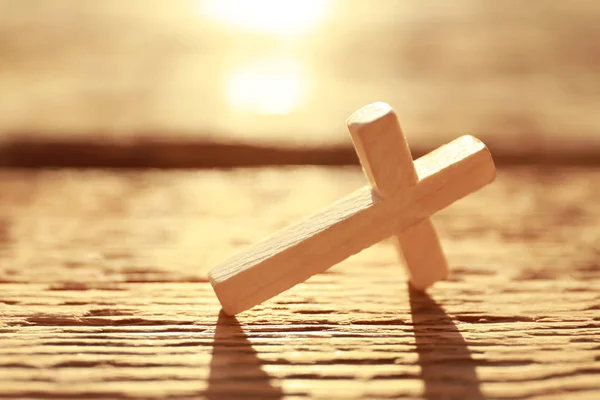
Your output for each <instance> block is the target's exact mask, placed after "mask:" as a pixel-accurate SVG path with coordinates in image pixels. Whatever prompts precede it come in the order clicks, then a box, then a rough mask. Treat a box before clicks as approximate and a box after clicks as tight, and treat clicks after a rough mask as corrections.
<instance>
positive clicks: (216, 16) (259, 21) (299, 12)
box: [199, 0, 327, 36]
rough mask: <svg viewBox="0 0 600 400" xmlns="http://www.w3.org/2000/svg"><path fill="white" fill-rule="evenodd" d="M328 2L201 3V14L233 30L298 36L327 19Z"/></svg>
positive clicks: (226, 0)
mask: <svg viewBox="0 0 600 400" xmlns="http://www.w3.org/2000/svg"><path fill="white" fill-rule="evenodd" d="M326 3H327V1H326V0H201V2H200V3H199V4H200V12H201V13H202V14H203V15H204V16H206V17H208V18H209V19H213V20H215V21H218V22H222V23H226V24H228V25H229V26H231V27H232V28H236V29H240V30H246V31H254V32H262V33H269V34H273V35H276V36H298V35H301V34H304V33H306V32H307V31H309V30H310V29H311V28H312V27H314V26H315V25H316V23H317V22H318V21H319V20H321V19H322V18H323V17H324V14H325V8H326V7H325V6H326Z"/></svg>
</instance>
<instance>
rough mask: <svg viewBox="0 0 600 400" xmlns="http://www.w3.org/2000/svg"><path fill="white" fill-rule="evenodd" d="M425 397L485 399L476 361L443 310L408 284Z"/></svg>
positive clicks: (428, 398) (432, 398) (425, 294)
mask: <svg viewBox="0 0 600 400" xmlns="http://www.w3.org/2000/svg"><path fill="white" fill-rule="evenodd" d="M408 290H409V296H410V308H411V314H412V323H413V329H414V333H415V342H416V346H417V353H418V355H419V366H420V367H421V378H422V379H423V383H424V386H425V387H424V391H423V397H424V398H425V399H427V400H434V399H469V400H482V399H485V397H484V396H483V394H482V393H481V389H480V387H479V385H480V384H479V378H478V377H477V372H476V369H475V367H476V365H477V363H476V361H475V360H473V358H472V357H471V351H470V350H469V347H468V346H467V343H466V342H465V339H464V338H463V337H462V335H461V334H460V332H459V331H458V329H457V327H456V325H455V324H454V322H452V320H451V319H450V317H448V315H447V314H446V312H445V311H444V309H443V308H442V307H441V306H440V305H439V304H437V303H436V302H435V300H433V299H432V298H431V297H430V296H429V295H428V294H427V293H425V292H421V291H418V290H416V289H414V288H413V287H412V286H410V284H409V285H408Z"/></svg>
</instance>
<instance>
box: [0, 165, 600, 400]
mask: <svg viewBox="0 0 600 400" xmlns="http://www.w3.org/2000/svg"><path fill="white" fill-rule="evenodd" d="M598 182H600V171H599V170H597V169H575V168H573V169H553V168H543V169H542V168H526V169H524V168H520V169H504V170H500V171H499V175H498V179H497V182H496V183H495V184H494V185H490V186H488V187H487V188H485V189H484V190H482V191H480V192H478V193H476V194H474V195H472V196H469V197H467V198H465V199H464V200H462V201H460V202H458V203H456V204H455V205H454V206H453V207H451V208H449V209H446V210H444V211H442V212H440V213H438V214H436V216H435V217H434V222H435V223H436V226H437V228H438V231H439V234H440V238H441V240H442V242H443V244H444V246H445V248H446V251H447V256H448V260H449V263H450V266H451V274H450V279H449V280H448V281H445V282H441V283H440V284H439V285H436V286H435V287H433V288H432V289H431V290H430V291H429V292H428V295H423V294H418V293H414V292H410V291H409V290H407V287H406V278H405V276H404V274H403V273H402V268H400V267H399V266H398V265H397V259H396V255H395V252H394V246H393V244H392V243H391V242H390V243H388V242H384V243H381V244H378V245H376V246H373V247H372V248H370V249H368V250H366V251H364V252H362V253H361V254H359V255H357V256H355V257H352V258H350V259H348V260H346V261H344V262H343V263H342V264H340V265H339V266H336V267H334V268H332V269H331V270H329V271H328V272H327V273H325V274H321V275H318V276H315V277H313V278H311V279H310V280H308V281H307V282H306V283H304V284H301V285H298V286H296V287H294V288H293V289H292V290H290V291H288V292H286V293H285V294H283V295H282V296H280V297H278V298H277V299H274V300H272V301H270V302H267V303H264V304H263V305H261V306H258V307H256V308H255V309H253V310H252V312H249V313H245V314H242V315H240V316H239V317H238V318H237V319H235V318H231V317H226V316H224V315H219V308H220V307H219V304H218V302H217V299H216V298H215V297H214V294H213V292H212V289H211V288H210V285H209V283H208V282H207V277H206V273H207V270H208V267H209V266H211V265H213V263H214V262H216V261H218V260H219V259H221V258H222V257H224V256H226V255H227V254H230V253H231V252H232V251H236V250H239V249H241V248H243V247H245V246H247V245H249V244H251V243H253V242H255V241H256V240H258V239H259V238H261V237H263V236H265V235H266V234H268V233H270V232H272V231H273V230H277V229H279V228H281V227H283V226H285V225H288V224H289V223H290V222H292V221H294V220H296V219H298V218H300V217H302V216H303V215H306V214H307V213H311V212H314V211H315V210H319V209H320V208H322V207H323V206H325V205H327V204H329V203H330V202H332V201H334V200H336V199H338V198H339V197H341V196H342V195H343V194H345V193H347V192H348V191H351V190H353V189H355V188H358V187H360V186H362V185H363V183H364V177H363V176H362V174H361V173H360V171H359V170H358V169H355V168H349V169H320V168H303V169H282V170H274V169H262V170H233V171H230V172H216V171H215V172H209V171H205V172H160V171H147V172H135V171H131V172H126V173H115V172H102V171H84V172H81V171H74V170H72V171H68V170H65V171H46V172H43V171H42V172H28V171H0V282H1V283H0V398H38V399H40V398H41V399H57V398H61V399H63V398H66V399H68V398H97V399H156V398H167V397H168V398H171V399H192V398H194V399H197V398H207V399H231V398H236V397H248V396H253V397H256V398H276V399H277V398H286V399H303V398H319V399H332V398H372V399H387V398H398V397H404V398H408V399H419V398H421V399H452V398H455V399H483V398H494V399H540V400H541V399H543V400H547V399H553V400H554V399H596V398H598V395H599V393H600V383H599V382H600V379H599V374H600V343H599V342H600V340H599V328H600V315H599V313H600V294H599V292H598V287H599V284H600V265H599V260H600V250H599V247H598V243H600V229H599V227H598V223H599V221H600V203H599V202H598V199H600V185H599V183H598ZM265 202H266V203H267V204H268V206H265ZM224 204H227V207H224Z"/></svg>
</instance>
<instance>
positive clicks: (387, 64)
mask: <svg viewBox="0 0 600 400" xmlns="http://www.w3.org/2000/svg"><path fill="white" fill-rule="evenodd" d="M379 100H381V101H386V102H388V103H390V104H391V105H392V106H393V107H394V108H395V109H396V111H397V113H398V115H399V117H400V120H401V123H402V126H403V128H404V131H405V133H406V136H407V137H408V139H409V141H410V144H411V147H412V148H413V152H414V153H415V155H419V154H422V153H423V152H425V151H428V150H429V149H431V148H434V147H437V146H439V145H440V144H442V143H444V142H447V141H449V140H452V139H453V138H455V137H457V136H459V135H461V134H465V133H469V134H474V135H476V136H479V137H480V138H481V139H483V140H484V141H485V142H486V143H487V144H488V145H489V146H490V147H491V148H492V150H493V151H494V153H495V157H496V158H497V159H500V160H503V159H507V160H521V161H526V162H529V161H533V162H535V161H539V160H545V159H552V160H553V162H556V160H557V159H558V160H567V162H572V163H580V162H586V163H587V162H592V163H595V162H598V163H600V133H599V132H600V2H598V1H594V0H589V1H585V0H570V1H564V0H528V1H522V0H506V1H501V2H500V1H494V2H492V1H485V2H484V1H481V0H453V1H452V2H449V1H442V0H439V1H435V0H425V1H416V0H413V1H401V0H287V1H284V0H279V1H278V0H179V1H169V2H166V1H155V0H143V1H142V0H135V1H134V0H128V1H122V0H103V1H95V2H92V1H81V0H54V1H47V0H0V165H17V166H44V165H76V166H86V165H90V166H158V167H161V166H163V167H178V166H182V167H186V166H223V165H229V164H232V165H233V164H240V165H253V164H261V163H267V164H268V163H276V164H285V163H288V162H289V163H313V162H314V163H321V164H344V163H353V162H356V158H355V156H354V153H353V149H352V145H351V142H350V138H349V135H348V133H347V131H346V127H345V119H346V118H347V117H348V115H349V114H351V113H352V112H353V111H355V110H356V109H358V108H360V107H361V106H363V105H366V104H368V103H371V102H373V101H379Z"/></svg>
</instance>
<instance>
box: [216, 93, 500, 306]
mask: <svg viewBox="0 0 600 400" xmlns="http://www.w3.org/2000/svg"><path fill="white" fill-rule="evenodd" d="M347 122H348V129H349V131H350V134H351V136H352V140H353V142H354V147H355V148H356V152H357V153H358V157H359V159H360V162H361V164H362V167H363V170H364V172H365V174H366V175H367V177H368V179H369V183H370V186H366V187H364V188H362V189H359V190H357V191H355V192H354V193H352V194H350V195H349V196H347V197H345V198H344V199H342V200H340V201H338V202H336V203H334V204H332V205H331V206H329V207H328V208H327V209H325V210H323V211H321V212H319V213H317V214H315V215H313V216H311V217H309V218H307V219H306V220H304V221H302V222H300V223H298V224H297V225H294V226H291V227H288V228H286V229H284V230H283V231H281V232H279V233H277V234H275V235H274V236H272V237H269V238H267V239H264V240H263V241H261V242H259V243H258V244H256V245H255V246H254V247H251V248H250V249H247V250H245V251H243V252H241V253H239V254H237V255H235V256H233V257H232V258H230V259H229V260H226V261H225V262H224V263H222V264H220V265H218V266H217V267H215V268H213V269H212V270H211V271H210V273H209V278H210V282H211V284H212V286H213V288H214V290H215V293H216V294H217V297H218V298H219V301H220V302H221V305H222V306H223V311H225V313H227V314H229V315H234V314H237V313H239V312H242V311H244V310H247V309H249V308H251V307H253V306H255V305H256V304H259V303H261V302H263V301H265V300H267V299H270V298H271V297H273V296H275V295H277V294H279V293H281V292H283V291H284V290H287V289H289V288H291V287H292V286H294V285H296V284H298V283H300V282H303V281H305V280H306V279H308V278H309V277H311V276H312V275H315V274H318V273H320V272H323V271H325V270H327V269H328V268H330V267H331V266H333V265H335V264H337V263H339V262H340V261H342V260H344V259H346V258H348V257H350V256H351V255H353V254H356V253H358V252H360V251H361V250H363V249H365V248H367V247H369V246H372V245H373V244H375V243H377V242H380V241H382V240H384V239H386V238H388V237H390V236H394V237H395V238H396V239H397V240H396V243H397V247H398V248H399V250H400V253H401V254H403V255H404V258H405V261H406V266H407V267H408V272H409V276H410V282H411V284H412V285H413V286H414V287H416V288H418V289H425V288H427V287H428V286H429V285H431V284H432V283H434V282H435V281H437V280H440V279H444V278H446V276H447V272H448V267H447V263H446V258H445V257H444V253H443V251H442V248H441V246H440V241H439V239H438V236H437V233H436V231H435V228H434V226H433V224H432V223H431V220H430V218H429V217H430V216H431V215H432V214H433V213H435V212H436V211H439V210H441V209H443V208H444V207H447V206H448V205H450V204H452V203H453V202H455V201H456V200H458V199H460V198H462V197H464V196H466V195H468V194H469V193H471V192H474V191H476V190H478V189H480V188H481V187H483V186H485V185H486V184H488V183H490V182H492V181H493V180H494V178H495V176H496V168H495V166H494V162H493V160H492V156H491V154H490V153H489V151H488V149H487V148H486V147H485V145H484V144H483V143H482V142H481V141H479V140H478V139H476V138H474V137H472V136H462V137H460V138H458V139H456V140H454V141H452V142H451V143H449V144H447V145H445V146H442V147H440V148H438V149H437V150H434V151H433V152H431V153H429V154H427V155H425V156H424V157H421V158H419V159H418V160H417V161H416V162H415V163H413V160H412V156H411V154H410V149H409V147H408V144H407V142H406V138H405V137H404V134H403V133H402V130H401V128H400V124H399V123H398V118H397V117H396V114H395V113H394V111H393V110H392V108H391V107H390V106H389V105H388V104H386V103H381V102H379V103H373V104H370V105H368V106H365V107H363V108H361V109H360V110H358V111H357V112H355V113H354V114H352V115H351V116H350V118H348V121H347Z"/></svg>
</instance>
